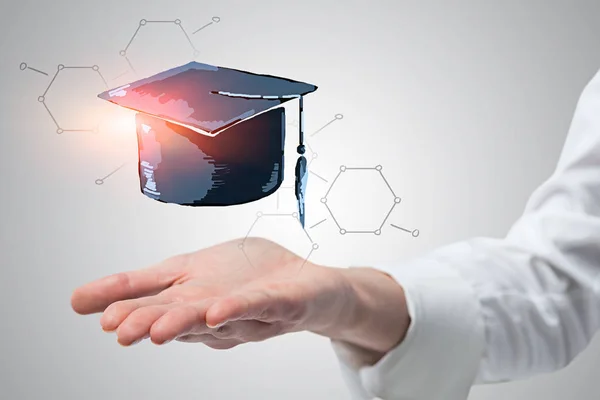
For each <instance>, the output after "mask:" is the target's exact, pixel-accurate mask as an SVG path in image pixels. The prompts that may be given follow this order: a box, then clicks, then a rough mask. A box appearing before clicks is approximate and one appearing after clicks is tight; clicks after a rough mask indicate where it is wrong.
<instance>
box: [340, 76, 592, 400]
mask: <svg viewBox="0 0 600 400" xmlns="http://www.w3.org/2000/svg"><path fill="white" fill-rule="evenodd" d="M381 269H382V270H384V271H386V272H387V273H388V274H390V275H391V276H392V277H393V278H394V279H396V281H397V282H398V283H399V284H400V285H402V287H403V288H404V290H405V292H406V298H407V303H408V308H409V314H410V316H411V324H410V327H409V330H408V333H407V335H406V337H405V339H404V340H403V342H402V343H401V344H400V345H399V346H398V347H396V348H394V349H392V350H391V351H390V352H389V353H388V354H386V355H385V357H384V358H383V359H381V360H380V361H378V362H376V363H372V362H370V361H369V360H368V358H367V357H365V356H364V355H363V354H362V353H361V351H360V349H358V348H354V347H352V346H350V345H348V344H346V343H341V342H335V341H334V342H333V345H334V350H335V352H336V354H337V355H338V358H339V360H340V363H341V365H342V371H343V376H344V379H345V380H346V381H347V382H348V385H349V387H350V390H351V392H352V393H353V396H354V397H353V398H354V399H371V398H374V397H379V398H382V399H385V400H393V399H406V400H438V399H440V400H465V399H466V398H467V397H468V394H469V391H470V388H471V386H472V385H474V384H478V383H491V382H502V381H509V380H516V379H523V378H527V377H530V376H533V375H537V374H541V373H547V372H552V371H556V370H558V369H561V368H563V367H565V366H566V365H568V364H569V363H570V362H571V361H572V360H573V359H574V358H575V357H576V356H577V355H578V354H579V353H580V352H581V351H582V350H583V349H584V348H585V347H587V345H588V343H589V342H590V341H591V339H592V337H593V336H594V334H595V333H596V331H597V330H598V329H599V328H600V283H599V282H600V281H599V278H598V277H599V274H600V71H599V72H598V73H597V74H596V76H595V77H594V78H593V79H592V80H591V82H590V83H589V84H588V85H587V86H586V88H585V90H584V91H583V93H582V95H581V97H580V99H579V102H578V104H577V108H576V111H575V115H574V118H573V121H572V124H571V127H570V130H569V134H568V137H567V140H566V143H565V146H564V148H563V152H562V154H561V157H560V160H559V162H558V166H557V168H556V170H555V171H554V173H553V174H552V176H551V177H550V178H549V179H548V180H547V181H546V182H545V183H543V184H542V185H541V186H540V187H539V188H538V189H537V190H536V191H535V192H534V193H533V194H532V196H531V198H530V199H529V201H528V203H527V206H526V207H525V211H524V213H523V215H522V217H521V218H520V219H519V220H518V221H517V222H516V223H515V224H514V225H513V227H512V228H511V229H510V231H509V232H508V234H507V235H506V237H505V238H503V239H489V238H477V239H472V240H469V241H465V242H460V243H455V244H452V245H449V246H445V247H443V248H440V249H438V250H436V251H434V252H432V253H430V254H428V255H426V256H425V257H422V258H418V259H415V260H413V261H411V262H408V263H406V264H405V265H401V266H395V267H388V268H381Z"/></svg>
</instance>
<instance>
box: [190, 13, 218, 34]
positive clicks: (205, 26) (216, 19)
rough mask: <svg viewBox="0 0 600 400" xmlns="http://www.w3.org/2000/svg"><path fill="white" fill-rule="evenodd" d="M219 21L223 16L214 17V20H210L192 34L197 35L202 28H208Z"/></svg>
mask: <svg viewBox="0 0 600 400" xmlns="http://www.w3.org/2000/svg"><path fill="white" fill-rule="evenodd" d="M219 22H221V18H219V17H212V21H211V22H209V23H208V24H206V25H204V26H202V27H200V28H198V29H196V30H195V31H194V32H192V35H195V34H196V33H198V32H200V31H201V30H203V29H205V28H208V27H209V26H211V25H212V24H218V23H219Z"/></svg>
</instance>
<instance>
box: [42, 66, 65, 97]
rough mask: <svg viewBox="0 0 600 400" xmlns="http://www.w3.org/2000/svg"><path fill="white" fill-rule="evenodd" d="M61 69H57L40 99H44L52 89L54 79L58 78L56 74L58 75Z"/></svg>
mask: <svg viewBox="0 0 600 400" xmlns="http://www.w3.org/2000/svg"><path fill="white" fill-rule="evenodd" d="M61 69H62V68H60V66H59V68H58V69H57V70H56V73H55V74H54V76H53V77H52V80H51V81H50V83H49V84H48V87H47V88H46V90H45V91H44V94H43V95H42V97H46V95H47V94H48V91H49V90H50V88H51V87H52V84H53V83H54V81H55V80H56V77H57V76H58V74H59V73H60V71H61Z"/></svg>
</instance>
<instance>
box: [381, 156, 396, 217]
mask: <svg viewBox="0 0 600 400" xmlns="http://www.w3.org/2000/svg"><path fill="white" fill-rule="evenodd" d="M376 168H377V167H376ZM378 171H379V175H381V178H382V179H383V181H384V182H385V184H386V185H387V187H388V189H390V192H392V194H393V195H394V198H396V197H398V196H396V193H394V189H392V186H391V185H390V184H389V182H388V181H387V179H385V176H383V172H381V169H379V170H378ZM394 205H395V204H394ZM392 210H393V208H392Z"/></svg>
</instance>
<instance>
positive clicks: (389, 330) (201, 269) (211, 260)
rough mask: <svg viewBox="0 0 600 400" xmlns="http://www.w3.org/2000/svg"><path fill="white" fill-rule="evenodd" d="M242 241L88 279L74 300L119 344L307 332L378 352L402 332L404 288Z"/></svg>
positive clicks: (230, 341) (221, 343)
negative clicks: (114, 337) (94, 279)
mask: <svg viewBox="0 0 600 400" xmlns="http://www.w3.org/2000/svg"><path fill="white" fill-rule="evenodd" d="M240 243H242V241H240V240H237V241H231V242H227V243H224V244H220V245H217V246H213V247H210V248H207V249H203V250H200V251H197V252H195V253H190V254H186V255H181V256H177V257H173V258H171V259H168V260H166V261H164V262H162V263H159V264H158V265H155V266H152V267H149V268H146V269H142V270H138V271H132V272H126V273H120V274H116V275H112V276H109V277H106V278H103V279H100V280H98V281H95V282H92V283H89V284H87V285H85V286H83V287H81V288H79V289H77V290H75V292H74V293H73V296H72V299H71V303H72V307H73V309H74V310H75V311H76V312H77V313H79V314H92V313H99V312H103V315H102V317H101V319H100V323H101V325H102V328H103V329H104V330H105V331H107V332H116V333H117V340H118V342H119V343H120V344H122V345H124V346H128V345H131V344H134V343H137V342H139V341H141V340H143V339H146V338H150V339H151V340H152V342H154V343H156V344H164V343H167V342H169V341H172V340H177V341H182V342H202V343H204V344H206V345H207V346H209V347H212V348H215V349H229V348H232V347H235V346H237V345H239V344H241V343H246V342H257V341H262V340H265V339H268V338H271V337H274V336H278V335H282V334H285V333H290V332H298V331H303V330H307V331H311V332H315V333H317V334H321V335H324V336H328V337H330V338H333V339H338V340H345V341H348V342H350V343H353V344H355V345H357V346H361V347H363V348H366V349H369V350H373V351H377V352H386V351H387V350H389V348H391V347H392V346H394V345H395V344H397V343H398V341H399V340H400V339H401V338H402V337H403V336H404V332H405V330H406V328H407V327H408V316H407V313H406V310H405V304H404V297H403V293H402V290H401V287H400V286H399V285H398V284H396V283H395V282H393V281H392V280H391V279H390V278H389V277H387V275H384V274H382V273H380V272H377V271H375V270H371V269H368V268H352V269H338V268H328V267H323V266H319V265H316V264H313V263H311V262H306V263H305V262H304V260H303V259H302V258H300V257H298V256H297V255H295V254H293V253H291V252H290V251H288V250H286V249H285V248H283V247H281V246H279V245H277V244H275V243H273V242H270V241H267V240H263V239H257V238H248V239H246V241H245V242H244V249H245V252H242V251H241V250H240V248H239V244H240ZM249 260H252V262H251V263H250V262H249ZM389 305H392V306H393V305H397V306H398V307H397V308H395V309H392V308H389V307H388V306H389Z"/></svg>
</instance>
